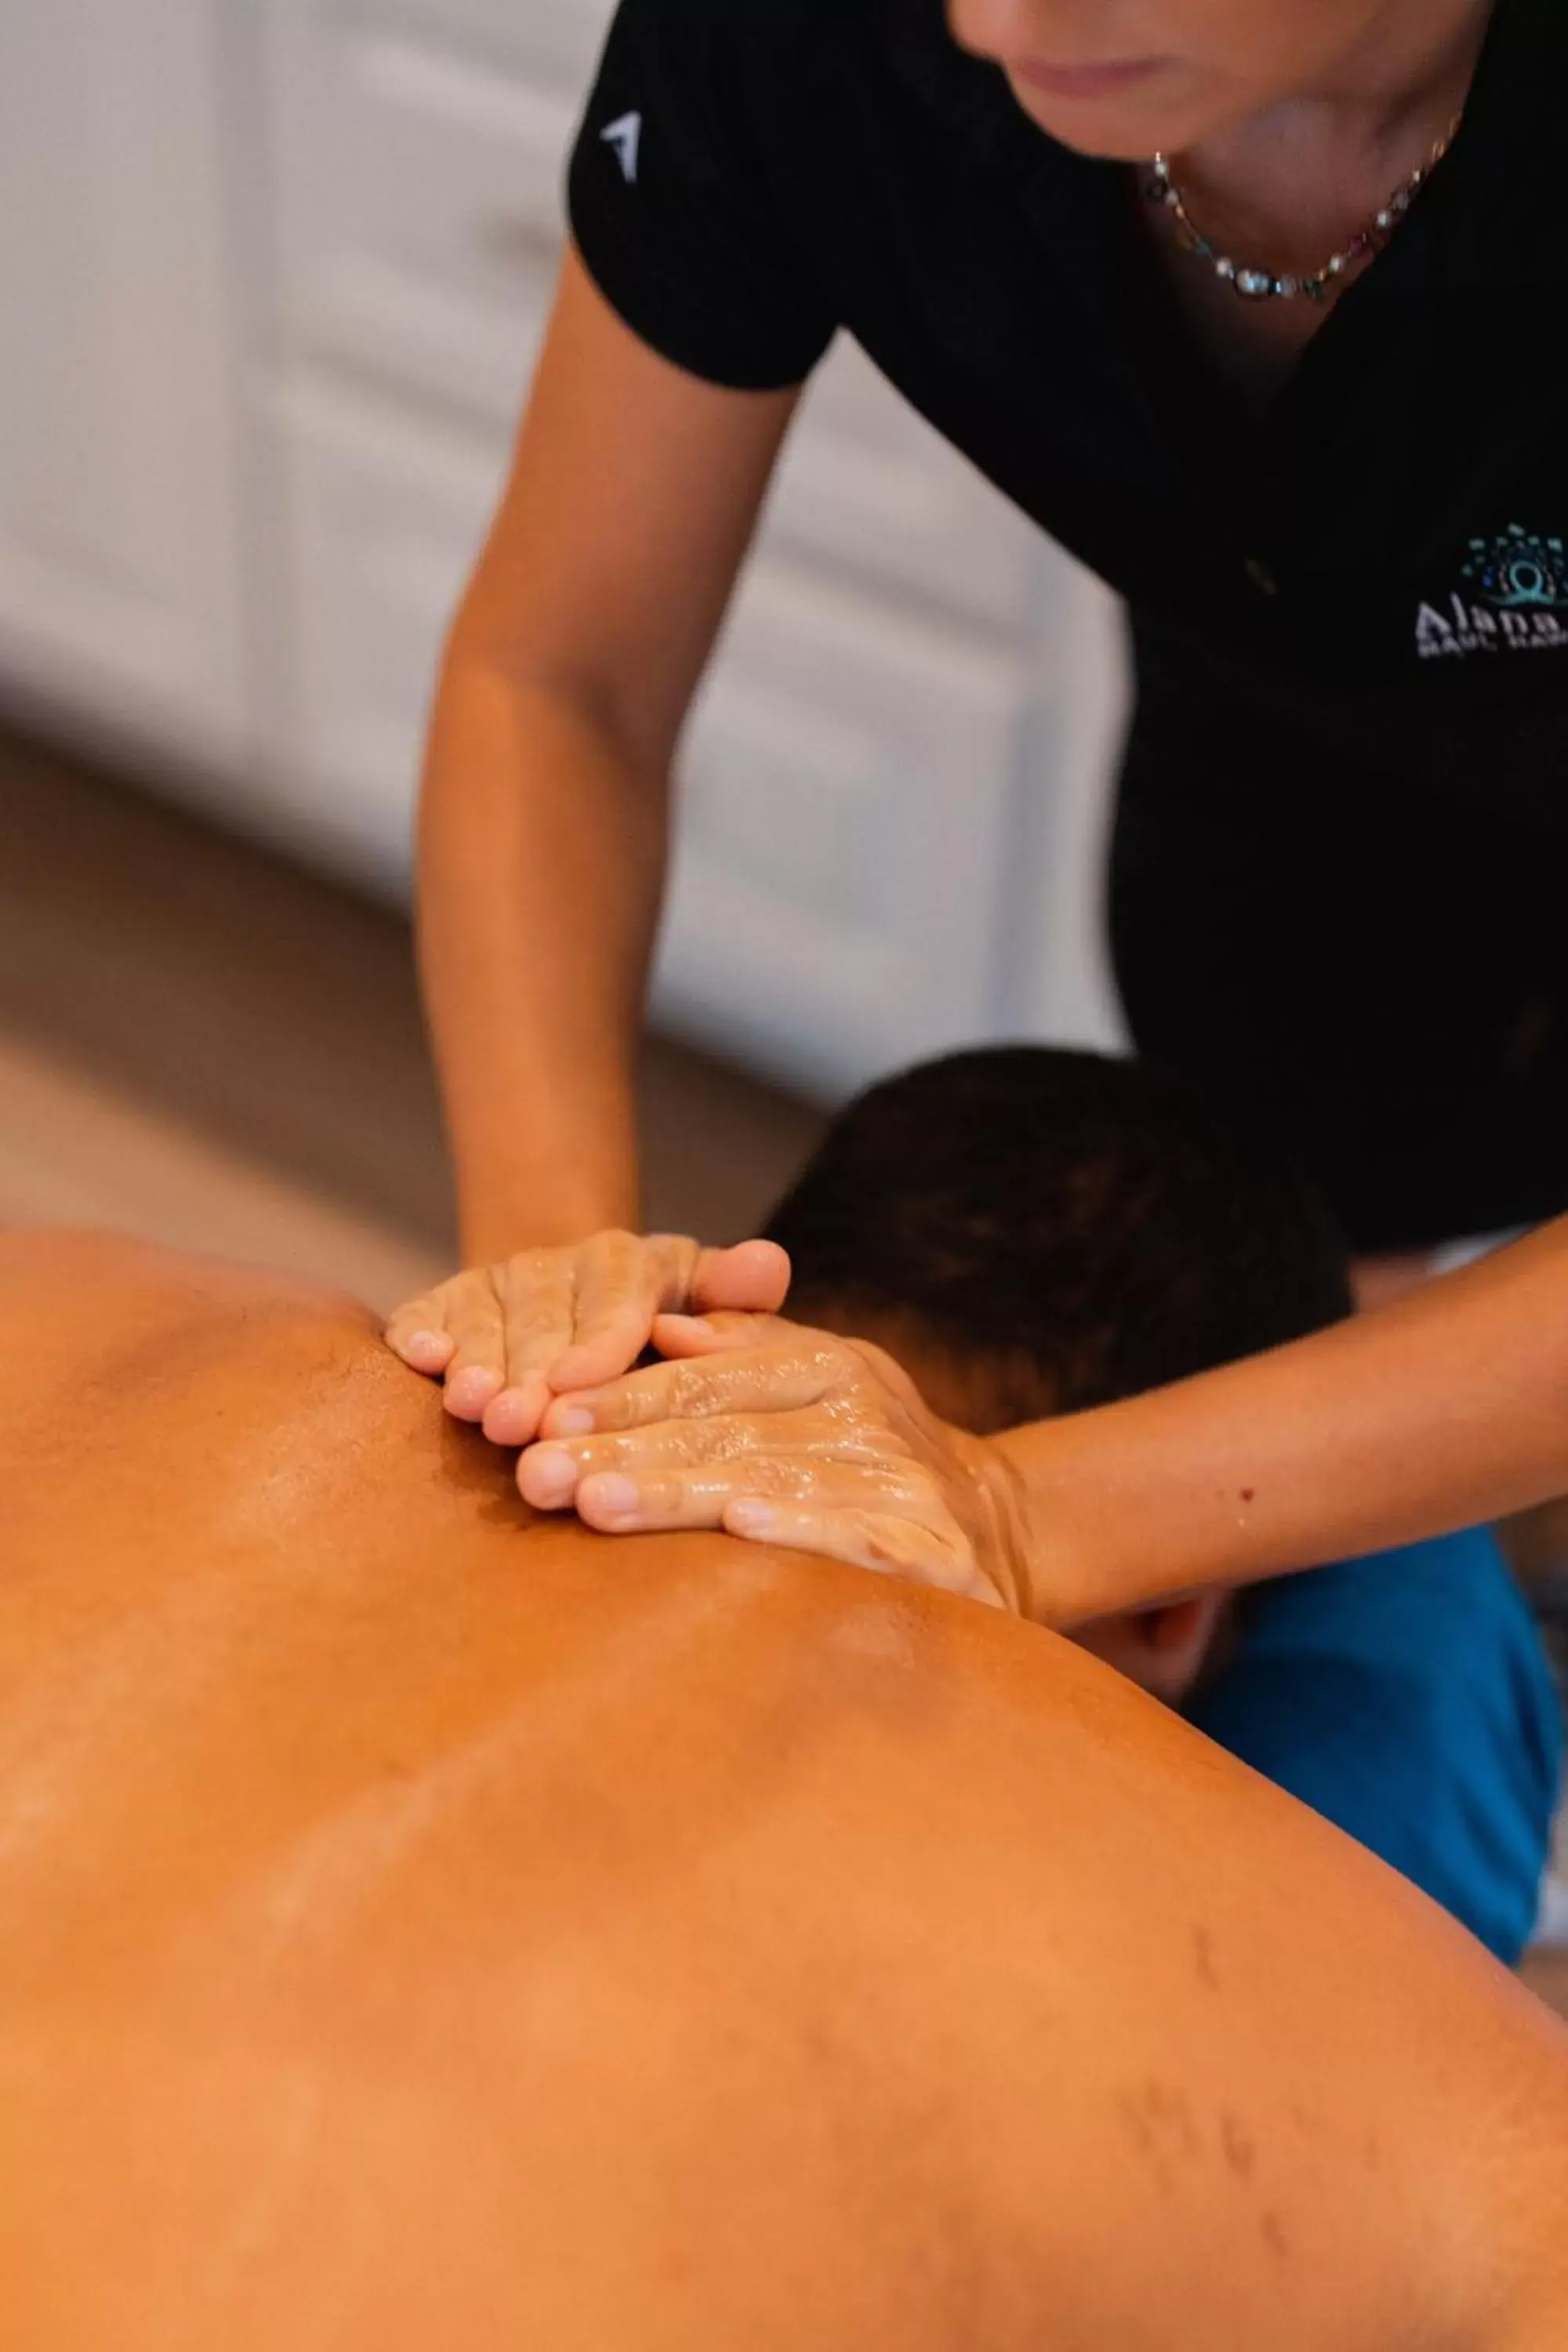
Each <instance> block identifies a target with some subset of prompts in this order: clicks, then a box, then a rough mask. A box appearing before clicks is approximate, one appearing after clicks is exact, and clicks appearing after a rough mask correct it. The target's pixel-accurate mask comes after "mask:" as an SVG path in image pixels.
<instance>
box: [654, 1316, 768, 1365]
mask: <svg viewBox="0 0 1568 2352" xmlns="http://www.w3.org/2000/svg"><path fill="white" fill-rule="evenodd" d="M774 1320H775V1318H773V1316H772V1315H741V1314H737V1313H734V1312H733V1311H731V1312H730V1313H722V1312H721V1313H719V1314H715V1315H658V1316H656V1317H655V1318H654V1325H653V1331H652V1335H651V1336H652V1339H653V1344H654V1346H655V1348H656V1349H658V1352H659V1354H660V1355H661V1356H668V1357H677V1356H722V1355H726V1354H730V1353H732V1352H733V1351H735V1350H736V1349H744V1348H760V1347H761V1346H762V1344H763V1341H764V1340H765V1339H768V1337H769V1336H770V1335H771V1333H772V1331H773V1324H774Z"/></svg>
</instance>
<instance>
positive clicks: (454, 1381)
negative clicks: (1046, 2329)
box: [386, 1233, 790, 1445]
mask: <svg viewBox="0 0 1568 2352" xmlns="http://www.w3.org/2000/svg"><path fill="white" fill-rule="evenodd" d="M789 1278H790V1265H789V1259H788V1258H787V1257H786V1256H785V1255H784V1251H783V1250H782V1249H780V1248H779V1247H778V1245H777V1244H776V1243H774V1242H761V1241H754V1242H741V1243H739V1244H737V1245H736V1246H735V1247H734V1248H733V1249H704V1248H702V1246H701V1245H700V1243H697V1242H694V1241H690V1240H688V1239H687V1238H686V1237H685V1236H684V1235H682V1234H627V1233H602V1234H593V1235H591V1236H590V1238H589V1239H588V1240H586V1241H582V1242H575V1243H572V1244H569V1245H568V1246H566V1247H564V1248H556V1249H533V1250H522V1251H520V1252H519V1254H518V1255H516V1256H515V1257H510V1258H507V1259H505V1260H503V1261H502V1262H500V1264H498V1265H481V1266H473V1267H470V1268H468V1270H467V1271H465V1272H464V1273H462V1274H455V1275H453V1276H451V1278H450V1280H449V1281H447V1282H443V1283H440V1284H439V1285H437V1288H436V1289H434V1290H429V1291H426V1292H425V1294H424V1295H423V1297H418V1298H415V1299H411V1300H410V1301H409V1303H408V1304H407V1306H405V1307H399V1308H398V1310H397V1312H396V1314H395V1315H394V1316H393V1318H392V1319H391V1321H390V1322H389V1323H388V1324H387V1327H386V1339H387V1343H388V1345H389V1346H390V1347H391V1348H392V1349H393V1350H394V1351H395V1354H397V1355H399V1356H401V1357H402V1359H403V1360H404V1362H405V1364H408V1365H410V1366H411V1367H412V1368H413V1370H415V1371H416V1372H426V1373H428V1374H429V1375H430V1376H431V1378H432V1379H436V1380H441V1381H445V1383H446V1405H447V1412H450V1413H452V1414H454V1415H455V1416H456V1417H457V1419H458V1420H459V1421H477V1422H479V1423H481V1424H482V1426H483V1428H484V1432H485V1435H486V1436H487V1437H489V1438H491V1439H493V1440H494V1442H495V1443H496V1444H498V1445H526V1444H528V1443H529V1441H530V1439H531V1438H532V1437H533V1436H534V1435H535V1434H536V1433H537V1432H538V1429H539V1424H540V1422H541V1420H542V1416H543V1414H544V1412H545V1409H546V1407H547V1406H548V1405H549V1403H550V1402H551V1399H552V1397H554V1396H557V1395H559V1394H560V1393H561V1392H562V1391H564V1390H574V1389H585V1388H590V1387H593V1386H595V1385H597V1384H598V1383H600V1382H602V1381H614V1380H616V1379H617V1378H618V1377H619V1376H620V1375H621V1374H622V1373H623V1372H626V1371H627V1370H630V1368H631V1366H632V1365H633V1364H635V1363H636V1362H637V1358H638V1357H639V1356H640V1355H641V1353H642V1351H643V1349H645V1348H646V1347H647V1344H648V1341H649V1339H650V1337H651V1335H652V1332H653V1328H654V1324H655V1322H656V1320H657V1319H658V1317H660V1316H661V1315H669V1314H674V1315H676V1316H683V1315H686V1314H688V1313H690V1314H696V1315H700V1314H702V1313H704V1312H706V1311H709V1310H711V1309H718V1308H749V1309H754V1310H762V1311H763V1312H771V1311H772V1310H773V1309H774V1308H776V1307H781V1306H782V1305H783V1304H784V1295H785V1293H786V1291H787V1290H788V1288H789Z"/></svg>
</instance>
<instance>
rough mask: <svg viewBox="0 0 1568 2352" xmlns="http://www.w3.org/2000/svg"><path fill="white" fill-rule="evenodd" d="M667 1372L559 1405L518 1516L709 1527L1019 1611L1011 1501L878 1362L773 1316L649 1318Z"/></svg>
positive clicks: (864, 1349)
mask: <svg viewBox="0 0 1568 2352" xmlns="http://www.w3.org/2000/svg"><path fill="white" fill-rule="evenodd" d="M653 1337H654V1344H655V1346H656V1347H658V1349H660V1350H661V1351H662V1352H663V1353H664V1354H665V1355H666V1356H667V1357H669V1358H672V1359H675V1360H672V1361H668V1362H666V1363H662V1364H656V1365H653V1366H651V1367H650V1368H649V1369H648V1370H644V1371H639V1372H633V1373H632V1374H631V1375H630V1376H629V1377H628V1378H626V1379H624V1380H619V1381H614V1382H613V1383H611V1384H609V1385H607V1386H602V1387H600V1388H598V1389H597V1390H595V1391H594V1392H593V1393H591V1394H581V1393H574V1394H573V1395H570V1396H563V1397H560V1398H558V1399H557V1400H556V1401H555V1402H553V1403H552V1405H551V1407H550V1409H549V1411H548V1412H546V1414H545V1416H544V1420H543V1423H542V1433H541V1442H540V1443H539V1444H535V1445H533V1446H531V1447H530V1448H529V1450H528V1451H527V1452H526V1453H525V1454H523V1455H522V1457H521V1461H520V1462H519V1464H518V1486H519V1487H520V1489H521V1494H522V1496H523V1498H524V1500H525V1501H527V1502H530V1503H532V1504H533V1505H535V1507H537V1508H539V1509H541V1510H562V1509H564V1508H566V1507H569V1506H574V1507H575V1508H576V1510H577V1512H578V1515H579V1516H580V1517H582V1518H583V1519H584V1520H585V1521H586V1523H587V1524H588V1525H589V1526H590V1527H594V1528H600V1529H601V1530H603V1531H604V1532H605V1533H606V1534H614V1535H630V1534H635V1533H642V1532H647V1531H651V1530H653V1529H658V1528H723V1529H725V1530H726V1531H727V1532H728V1533H729V1534H731V1535H735V1536H745V1537H749V1538H752V1540H753V1541H755V1542H759V1543H768V1544H779V1545H784V1546H785V1547H787V1548H789V1549H794V1550H797V1551H809V1552H816V1553H819V1554H821V1555H822V1556H823V1557H824V1558H826V1559H840V1560H845V1561H847V1562H849V1563H850V1564H851V1565H853V1566H856V1567H859V1568H868V1569H873V1570H879V1572H881V1573H882V1574H884V1575H891V1576H901V1577H907V1578H910V1579H911V1580H914V1581H915V1582H917V1583H921V1584H929V1585H934V1586H937V1587H939V1588H940V1589H941V1590H942V1591H947V1592H957V1593H963V1594H964V1595H966V1596H967V1597H969V1598H970V1599H973V1600H976V1601H986V1602H989V1603H990V1605H991V1606H992V1607H994V1608H999V1609H1007V1610H1011V1611H1013V1612H1015V1613H1016V1614H1018V1615H1027V1614H1028V1613H1030V1597H1031V1596H1030V1591H1029V1579H1028V1574H1027V1570H1026V1539H1025V1535H1024V1528H1025V1521H1026V1513H1025V1506H1024V1498H1023V1496H1022V1494H1021V1492H1020V1489H1019V1486H1018V1484H1017V1480H1016V1473H1015V1472H1014V1471H1013V1469H1012V1467H1011V1465H1010V1464H1009V1462H1008V1461H1007V1459H1006V1457H1005V1455H1004V1454H1003V1453H1002V1451H1001V1449H1000V1448H999V1447H997V1446H995V1445H994V1444H992V1443H991V1442H990V1441H989V1440H988V1439H985V1438H980V1437H973V1436H971V1435H969V1434H968V1433H967V1432H965V1431H963V1430H960V1429H954V1428H952V1426H951V1425H950V1424H949V1423H946V1422H943V1421H941V1420H939V1419H938V1418H937V1416H936V1414H935V1413H933V1412H931V1411H930V1409H929V1408H928V1407H927V1405H926V1404H925V1403H924V1402H923V1400H922V1399H921V1395H920V1392H919V1391H918V1390H917V1389H916V1387H915V1385H914V1383H913V1382H912V1381H910V1379H909V1378H908V1376H907V1374H906V1373H904V1372H903V1371H902V1370H900V1367H899V1366H898V1365H897V1364H896V1363H895V1362H894V1361H893V1359H892V1358H891V1357H890V1356H889V1355H886V1354H884V1352H883V1350H882V1349H880V1348H876V1347H872V1346H871V1345H869V1344H868V1343H867V1342H863V1341H859V1340H849V1339H837V1338H834V1337H833V1336H832V1335H831V1334H829V1333H827V1332H826V1331H808V1330H804V1329H801V1328H798V1327H796V1326H795V1325H794V1324H789V1323H784V1322H779V1321H777V1320H775V1319H773V1318H763V1317H754V1316H720V1317H717V1318H713V1319H712V1320H711V1321H710V1322H695V1321H692V1320H690V1319H689V1318H683V1317H679V1316H665V1317H662V1318H660V1319H659V1320H658V1323H656V1325H655V1326H654V1333H653Z"/></svg>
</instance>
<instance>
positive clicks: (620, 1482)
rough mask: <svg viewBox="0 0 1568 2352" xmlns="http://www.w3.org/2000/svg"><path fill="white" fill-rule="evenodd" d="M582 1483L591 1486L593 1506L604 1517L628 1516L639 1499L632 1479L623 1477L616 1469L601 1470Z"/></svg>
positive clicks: (621, 1517)
mask: <svg viewBox="0 0 1568 2352" xmlns="http://www.w3.org/2000/svg"><path fill="white" fill-rule="evenodd" d="M589 1485H591V1486H592V1487H593V1489H594V1492H593V1496H592V1497H591V1499H592V1501H593V1505H594V1507H595V1510H596V1511H602V1512H603V1513H604V1515H605V1517H606V1518H611V1519H625V1518H629V1517H631V1515H632V1513H633V1512H634V1511H635V1510H636V1509H637V1504H638V1502H639V1501H640V1499H641V1497H640V1496H638V1494H637V1488H636V1486H634V1485H633V1484H632V1481H631V1480H630V1479H629V1478H623V1477H622V1476H621V1475H620V1472H619V1471H618V1470H601V1471H600V1472H599V1473H598V1475H596V1476H595V1478H593V1479H591V1480H589V1479H584V1486H589Z"/></svg>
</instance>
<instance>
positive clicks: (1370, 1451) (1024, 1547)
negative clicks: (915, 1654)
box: [519, 1220, 1568, 1626]
mask: <svg viewBox="0 0 1568 2352" xmlns="http://www.w3.org/2000/svg"><path fill="white" fill-rule="evenodd" d="M654 1337H655V1340H656V1343H657V1344H658V1345H659V1346H660V1347H661V1348H662V1349H663V1350H664V1352H665V1354H666V1355H667V1356H668V1357H670V1358H673V1359H679V1360H672V1361H668V1362H666V1363H664V1364H662V1365H659V1366H656V1367H652V1368H650V1369H648V1370H645V1371H639V1372H635V1373H633V1374H631V1375H630V1376H629V1377H627V1378H626V1379H623V1380H620V1381H615V1382H613V1383H611V1384H610V1385H609V1386H608V1387H606V1388H602V1389H599V1390H597V1391H593V1392H590V1393H586V1394H577V1395H567V1396H563V1397H561V1398H559V1399H558V1400H557V1401H556V1402H554V1403H553V1404H552V1406H551V1407H550V1409H549V1411H548V1412H547V1413H546V1414H545V1416H544V1419H543V1424H542V1435H543V1443H542V1444H537V1445H534V1446H532V1447H531V1449H530V1450H529V1451H528V1452H527V1453H525V1454H523V1455H522V1457H521V1462H520V1465H519V1480H520V1483H521V1487H522V1491H523V1494H524V1496H526V1497H527V1499H528V1500H529V1501H530V1502H531V1503H534V1504H535V1505H537V1506H539V1507H542V1508H546V1509H550V1508H560V1507H564V1506H566V1505H568V1504H571V1505H574V1507H576V1508H577V1509H578V1510H579V1511H580V1513H581V1514H582V1516H583V1517H584V1518H586V1519H588V1520H589V1521H590V1522H591V1524H593V1525H594V1526H595V1527H597V1528H603V1529H604V1530H605V1532H607V1533H614V1534H628V1535H629V1534H633V1533H637V1532H638V1531H641V1530H645V1529H651V1528H674V1527H684V1528H696V1527H723V1528H728V1529H729V1531H730V1532H731V1534H733V1535H744V1536H748V1537H752V1538H756V1539H758V1540H761V1541H765V1542H771V1543H774V1544H780V1543H782V1544H786V1545H790V1546H793V1547H794V1548H795V1549H798V1550H802V1551H813V1552H817V1553H821V1554H825V1555H826V1556H827V1557H829V1558H832V1559H842V1560H847V1561H851V1562H854V1563H856V1564H858V1565H859V1566H862V1567H868V1568H875V1569H879V1570H882V1571H884V1572H887V1573H891V1574H895V1575H900V1576H907V1577H910V1578H912V1579H914V1580H917V1581H920V1582H922V1583H929V1584H938V1585H941V1586H942V1587H944V1588H945V1589H947V1590H949V1591H961V1592H969V1593H975V1594H978V1595H979V1596H981V1597H990V1598H992V1599H999V1600H1000V1601H1002V1603H1003V1605H1004V1606H1005V1607H1009V1608H1013V1609H1016V1610H1017V1611H1019V1612H1021V1613H1023V1614H1025V1615H1028V1616H1032V1617H1034V1618H1036V1619H1037V1620H1038V1621H1039V1622H1043V1623H1046V1624H1049V1625H1058V1626H1060V1625H1070V1624H1073V1623H1077V1622H1081V1621H1082V1620H1084V1619H1086V1618H1089V1617H1097V1616H1103V1615H1108V1614H1110V1613H1111V1612H1116V1611H1119V1610H1123V1609H1129V1608H1134V1607H1137V1606H1139V1605H1140V1604H1142V1603H1144V1602H1149V1601H1159V1600H1162V1599H1164V1598H1166V1597H1168V1596H1170V1595H1172V1594H1174V1593H1180V1592H1184V1591H1191V1590H1193V1589H1194V1588H1195V1587H1197V1586H1201V1585H1214V1584H1230V1585H1240V1584H1247V1583H1251V1582H1254V1581H1256V1580H1258V1579H1261V1578H1264V1577H1268V1576H1278V1575H1281V1574H1284V1573H1286V1572H1288V1571H1289V1570H1294V1569H1302V1568H1310V1567H1312V1566H1314V1565H1315V1564H1317V1563H1319V1562H1321V1561H1322V1560H1327V1559H1335V1558H1342V1557H1344V1556H1345V1555H1347V1554H1352V1553H1356V1552H1363V1551H1373V1550H1378V1549H1384V1548H1386V1547H1389V1546H1392V1545H1394V1544H1399V1543H1405V1542H1411V1541H1415V1540H1416V1539H1417V1538H1421V1537H1425V1536H1431V1535H1437V1534H1440V1533H1442V1532H1444V1531H1445V1530H1447V1529H1449V1528H1458V1527H1463V1526H1468V1525H1473V1524H1475V1523H1477V1522H1479V1521H1481V1520H1484V1519H1489V1518H1493V1517H1499V1516H1500V1515H1502V1514H1503V1513H1506V1512H1510V1511H1516V1510H1523V1509H1526V1508H1528V1507H1530V1506H1531V1505H1532V1504H1535V1503H1539V1502H1542V1501H1544V1500H1545V1499H1546V1498H1547V1497H1548V1496H1553V1495H1558V1494H1562V1493H1564V1492H1568V1220H1563V1221H1561V1222H1559V1223H1555V1224H1553V1225H1551V1226H1548V1227H1546V1228H1545V1229H1544V1230H1543V1231H1542V1232H1541V1233H1540V1234H1536V1235H1535V1236H1534V1237H1533V1238H1531V1240H1529V1241H1526V1242H1521V1243H1518V1244H1515V1245H1514V1247H1512V1248H1511V1249H1508V1250H1504V1251H1501V1252H1500V1253H1499V1254H1498V1255H1496V1256H1495V1257H1492V1258H1489V1259H1487V1260H1485V1261H1484V1262H1483V1263H1481V1264H1480V1265H1475V1266H1471V1267H1469V1268H1468V1269H1467V1270H1466V1271H1465V1272H1463V1273H1461V1274H1455V1275H1449V1276H1445V1277H1444V1278H1443V1279H1442V1280H1441V1281H1439V1282H1436V1283H1433V1284H1432V1285H1431V1286H1429V1287H1428V1288H1427V1289H1426V1290H1425V1291H1423V1292H1421V1293H1419V1294H1417V1295H1416V1296H1415V1297H1411V1298H1408V1299H1406V1300H1405V1301H1403V1302H1402V1303H1401V1304H1399V1305H1397V1306H1394V1307H1383V1308H1380V1309H1379V1310H1378V1311H1377V1312H1376V1313H1374V1314H1371V1315H1367V1316H1363V1317H1362V1318H1358V1319H1356V1320H1354V1321H1352V1322H1346V1323H1343V1324H1340V1325H1338V1326H1336V1327H1335V1328H1333V1329H1331V1330H1329V1331H1324V1332H1321V1333H1319V1334H1317V1335H1316V1336H1315V1337H1313V1338H1311V1339H1302V1340H1298V1341H1297V1342H1296V1343H1295V1344H1294V1345H1292V1346H1290V1347H1288V1348H1281V1349H1278V1350H1276V1351H1275V1352H1274V1353H1272V1354H1269V1355H1267V1356H1258V1357H1254V1358H1253V1359H1251V1360H1249V1361H1247V1362H1246V1363H1241V1364H1236V1365H1232V1366H1229V1367H1227V1368H1226V1370H1223V1371H1217V1372H1208V1373H1205V1374H1204V1375H1203V1376H1202V1377H1201V1378H1199V1379H1196V1380H1191V1381H1183V1382H1181V1383H1180V1384H1178V1385H1176V1386H1174V1387H1171V1388H1167V1389H1161V1390H1156V1391H1152V1392H1151V1393H1150V1394H1149V1395H1147V1396H1143V1397H1135V1398H1133V1399H1131V1401H1129V1402H1125V1403H1121V1404H1114V1405H1107V1406H1105V1407H1103V1408H1102V1409H1101V1410H1100V1411H1098V1412H1085V1413H1078V1414H1072V1415H1068V1416H1067V1417H1065V1418H1063V1419H1062V1420H1059V1421H1042V1422H1035V1423H1029V1424H1028V1425H1027V1426H1026V1427H1024V1428H1021V1429H1016V1430H1012V1431H1009V1432H1007V1433H1005V1434H1004V1435H1002V1436H1000V1437H975V1436H973V1435H971V1434H969V1433H966V1432H964V1431H962V1430H957V1429H953V1428H951V1427H949V1426H948V1425H947V1424H946V1423H942V1422H941V1421H939V1420H938V1419H937V1417H936V1416H935V1415H934V1414H932V1413H931V1412H930V1411H929V1409H928V1408H927V1407H926V1406H925V1405H924V1403H923V1402H922V1401H921V1399H920V1398H919V1396H918V1395H917V1394H916V1392H915V1391H913V1389H912V1388H911V1386H910V1382H909V1381H907V1379H905V1378H904V1377H903V1375H901V1374H900V1372H899V1370H898V1368H897V1367H896V1366H894V1365H893V1364H892V1363H891V1362H890V1361H889V1359H887V1358H886V1357H884V1356H883V1355H882V1354H881V1353H880V1351H879V1350H878V1349H874V1348H868V1347H866V1346H865V1345H863V1344H861V1343H858V1342H856V1341H852V1340H847V1339H838V1338H837V1337H835V1336H833V1335H831V1334H829V1333H826V1332H820V1331H818V1332H812V1331H800V1330H797V1329H795V1328H793V1327H791V1326H789V1325H787V1324H770V1323H768V1322H767V1321H765V1320H759V1319H758V1318H722V1317H721V1318H717V1319H716V1320H712V1319H710V1320H708V1321H705V1322H701V1323H692V1322H690V1321H689V1319H687V1318H673V1317H672V1318H664V1319H663V1320H662V1321H661V1322H659V1323H657V1324H656V1325H655V1327H654Z"/></svg>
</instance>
